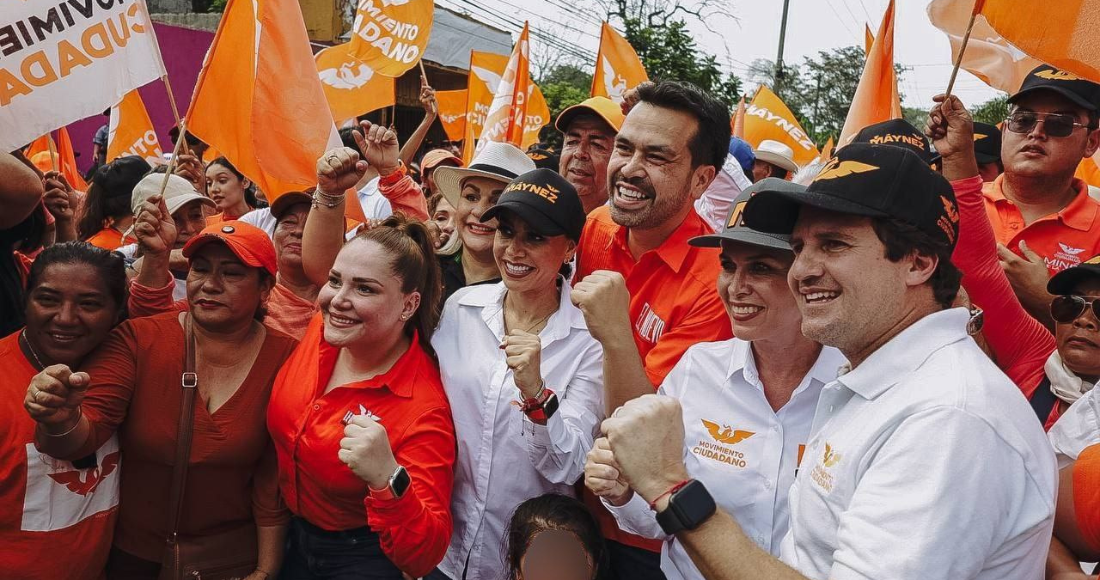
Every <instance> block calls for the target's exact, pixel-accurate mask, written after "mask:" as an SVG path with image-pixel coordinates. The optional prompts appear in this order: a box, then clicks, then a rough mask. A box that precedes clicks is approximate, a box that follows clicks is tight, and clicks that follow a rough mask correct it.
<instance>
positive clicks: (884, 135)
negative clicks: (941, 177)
mask: <svg viewBox="0 0 1100 580" xmlns="http://www.w3.org/2000/svg"><path fill="white" fill-rule="evenodd" d="M852 143H870V144H872V145H894V146H896V147H905V148H906V149H908V150H910V151H912V152H913V153H916V154H917V155H918V156H920V158H921V159H923V160H924V162H925V163H927V164H929V165H935V164H936V163H937V162H938V161H939V160H940V156H939V155H938V154H936V153H934V152H933V151H932V144H931V143H930V142H929V141H928V137H925V136H924V133H922V132H921V131H920V130H919V129H917V128H916V127H914V126H913V124H912V123H910V122H909V121H906V120H905V119H890V120H889V121H883V122H881V123H875V124H874V125H868V126H867V127H864V128H863V129H861V130H860V131H859V133H856V136H855V137H853V138H852Z"/></svg>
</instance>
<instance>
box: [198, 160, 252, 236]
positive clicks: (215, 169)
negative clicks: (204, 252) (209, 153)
mask: <svg viewBox="0 0 1100 580" xmlns="http://www.w3.org/2000/svg"><path fill="white" fill-rule="evenodd" d="M206 195H208V196H210V199H212V200H214V203H215V204H217V205H218V212H219V213H217V214H215V215H212V216H210V217H208V218H206V222H207V224H214V223H218V222H223V221H229V220H235V219H238V218H240V217H241V216H243V215H244V214H246V213H248V212H250V211H252V210H253V209H256V207H257V206H259V201H258V200H257V199H256V189H255V186H254V185H253V183H252V181H251V180H249V179H248V178H247V177H245V176H244V174H242V173H241V172H240V171H237V168H236V167H233V164H232V163H230V162H229V160H228V159H226V158H225V157H218V158H217V159H215V160H213V161H211V162H210V165H208V166H206Z"/></svg>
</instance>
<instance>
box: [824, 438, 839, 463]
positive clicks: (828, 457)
mask: <svg viewBox="0 0 1100 580" xmlns="http://www.w3.org/2000/svg"><path fill="white" fill-rule="evenodd" d="M840 457H841V456H840V454H839V453H837V452H836V451H833V446H832V445H829V444H828V443H826V444H825V457H822V458H821V462H822V463H824V464H825V467H832V466H834V465H836V464H837V463H840Z"/></svg>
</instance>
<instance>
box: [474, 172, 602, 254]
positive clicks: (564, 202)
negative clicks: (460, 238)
mask: <svg viewBox="0 0 1100 580" xmlns="http://www.w3.org/2000/svg"><path fill="white" fill-rule="evenodd" d="M504 211H509V212H513V213H515V214H516V215H517V216H519V217H520V219H522V220H523V221H525V222H527V225H528V226H529V227H530V228H531V229H532V230H534V231H536V232H538V233H539V234H541V235H544V236H561V235H564V236H567V237H569V238H570V239H572V240H573V241H579V240H580V239H581V230H583V229H584V221H585V217H586V216H585V213H584V207H583V206H582V205H581V198H580V196H578V195H577V190H576V189H574V188H573V186H572V185H570V184H569V182H568V181H566V180H565V178H564V177H562V176H561V175H558V173H557V172H555V171H551V170H549V169H536V170H534V171H528V172H527V173H524V174H523V175H520V176H519V177H517V178H515V179H513V180H512V181H511V182H510V183H509V184H508V185H507V186H505V188H504V192H503V193H501V194H500V199H498V200H497V203H496V205H494V206H493V207H491V208H489V209H488V210H487V211H486V212H485V213H484V214H483V215H482V216H481V221H483V222H486V221H489V220H491V219H493V218H495V217H497V216H499V215H500V214H501V212H504Z"/></svg>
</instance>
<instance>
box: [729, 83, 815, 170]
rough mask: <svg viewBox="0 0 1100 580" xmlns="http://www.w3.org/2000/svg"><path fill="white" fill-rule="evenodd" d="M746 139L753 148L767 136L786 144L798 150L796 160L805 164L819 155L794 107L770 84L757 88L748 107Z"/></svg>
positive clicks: (746, 113) (795, 150) (746, 111)
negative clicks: (782, 98)
mask: <svg viewBox="0 0 1100 580" xmlns="http://www.w3.org/2000/svg"><path fill="white" fill-rule="evenodd" d="M743 138H744V139H745V141H748V143H749V145H752V147H753V149H756V148H757V147H759V146H760V143H761V142H762V141H764V140H765V139H771V140H772V141H779V142H780V143H785V144H786V145H787V146H789V147H790V148H791V149H792V150H793V151H794V161H795V163H797V164H799V165H805V164H807V163H809V162H811V161H813V160H814V158H815V157H817V147H816V146H815V145H814V142H813V140H812V139H810V137H809V136H808V135H806V130H805V129H803V128H802V125H801V124H799V122H798V119H797V118H795V116H794V113H792V112H791V110H790V108H788V107H787V105H786V104H785V103H784V102H783V101H782V100H781V99H780V98H779V96H778V95H776V94H775V93H773V92H772V91H771V89H769V88H768V87H765V86H762V85H761V87H760V89H758V90H757V91H756V96H755V97H753V99H752V103H751V104H750V105H749V107H748V109H746V110H745V136H744V137H743Z"/></svg>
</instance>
